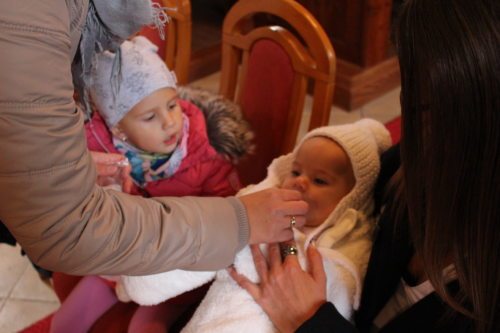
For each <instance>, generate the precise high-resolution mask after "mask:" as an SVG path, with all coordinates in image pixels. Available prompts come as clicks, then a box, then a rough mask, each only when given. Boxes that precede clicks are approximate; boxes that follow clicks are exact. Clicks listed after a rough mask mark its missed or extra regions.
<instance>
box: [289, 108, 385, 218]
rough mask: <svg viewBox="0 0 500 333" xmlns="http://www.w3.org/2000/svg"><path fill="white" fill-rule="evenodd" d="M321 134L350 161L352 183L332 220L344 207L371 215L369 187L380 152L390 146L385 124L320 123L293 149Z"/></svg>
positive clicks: (377, 164)
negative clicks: (353, 182)
mask: <svg viewBox="0 0 500 333" xmlns="http://www.w3.org/2000/svg"><path fill="white" fill-rule="evenodd" d="M317 136H323V137H327V138H330V139H332V140H333V141H335V142H337V143H338V144H339V145H340V146H341V147H342V148H343V149H344V150H345V151H346V153H347V155H348V156H349V159H350V160H351V164H352V168H353V171H354V176H355V178H356V184H355V185H354V188H353V189H352V190H351V192H349V194H348V195H346V196H345V197H344V198H343V199H342V200H341V201H340V202H339V203H338V205H337V207H336V208H335V210H334V211H333V212H332V214H333V216H330V218H331V219H333V220H336V218H337V217H340V216H341V215H342V214H343V213H344V212H345V210H346V209H347V208H353V209H356V210H359V211H362V212H364V213H365V214H371V213H372V209H373V207H372V206H373V205H372V202H373V200H372V190H373V187H374V185H375V181H376V180H377V177H378V174H379V172H380V155H381V154H382V153H383V152H384V151H385V150H387V149H388V148H389V147H390V146H391V136H390V134H389V131H388V130H387V129H386V128H385V126H384V125H383V124H381V123H379V122H378V121H375V120H373V119H368V118H366V119H361V120H358V121H357V122H355V123H352V124H346V125H339V126H324V127H320V128H316V129H314V130H312V131H311V132H309V133H307V134H306V135H305V136H304V138H302V140H301V141H300V143H299V144H298V145H297V147H296V148H295V150H294V153H296V152H297V150H298V148H299V147H300V146H301V145H302V143H303V142H304V141H305V140H307V139H309V138H312V137H317Z"/></svg>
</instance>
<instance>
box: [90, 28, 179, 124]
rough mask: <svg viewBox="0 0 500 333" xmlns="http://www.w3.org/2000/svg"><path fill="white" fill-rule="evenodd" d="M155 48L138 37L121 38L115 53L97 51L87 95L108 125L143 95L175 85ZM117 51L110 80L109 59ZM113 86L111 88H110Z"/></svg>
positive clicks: (117, 119) (110, 62)
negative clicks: (117, 63) (114, 75)
mask: <svg viewBox="0 0 500 333" xmlns="http://www.w3.org/2000/svg"><path fill="white" fill-rule="evenodd" d="M157 50H158V47H157V46H156V45H154V44H153V43H151V42H150V41H149V40H148V39H147V38H145V37H142V36H137V37H134V38H133V39H132V40H131V41H125V42H123V44H122V45H121V46H120V51H121V52H119V53H112V52H110V51H104V52H102V53H99V54H97V56H96V61H95V65H94V68H93V71H92V84H91V86H90V96H91V97H92V100H93V101H94V103H95V105H96V106H97V109H98V110H99V113H100V114H101V116H102V117H103V118H104V121H105V122H106V124H107V125H108V127H109V128H112V127H114V126H115V125H116V124H117V123H118V122H119V121H120V120H121V119H122V118H123V117H124V116H125V115H126V114H127V113H128V112H129V111H130V110H131V109H132V108H133V107H134V106H135V105H136V104H137V103H139V102H140V101H141V100H142V99H143V98H145V97H147V96H148V95H150V94H152V93H153V92H155V91H156V90H158V89H161V88H174V89H175V88H176V87H177V86H176V81H177V80H176V77H175V74H174V73H173V72H171V71H170V70H169V69H168V68H167V66H166V65H165V63H164V62H163V60H162V59H161V58H160V57H159V56H158V54H157V53H156V52H157ZM120 54H121V59H120V62H121V70H120V73H119V75H120V77H119V79H118V80H117V83H118V86H117V87H116V88H115V87H114V86H113V85H112V84H111V82H112V78H111V73H112V67H113V63H114V62H113V61H114V59H115V57H116V56H118V55H120ZM114 88H115V89H114Z"/></svg>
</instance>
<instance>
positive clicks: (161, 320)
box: [128, 301, 188, 333]
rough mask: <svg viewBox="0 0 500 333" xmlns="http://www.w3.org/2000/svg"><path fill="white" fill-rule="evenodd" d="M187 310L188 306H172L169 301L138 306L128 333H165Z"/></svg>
mask: <svg viewBox="0 0 500 333" xmlns="http://www.w3.org/2000/svg"><path fill="white" fill-rule="evenodd" d="M187 308H188V305H180V304H172V303H171V302H169V301H166V302H163V303H160V304H157V305H153V306H140V307H139V308H138V309H137V310H136V311H135V313H134V315H133V317H132V320H131V321H130V324H129V327H128V333H166V332H168V330H169V328H170V326H172V324H173V323H174V322H175V321H176V320H177V319H178V318H179V317H180V316H181V314H182V313H184V311H186V309H187Z"/></svg>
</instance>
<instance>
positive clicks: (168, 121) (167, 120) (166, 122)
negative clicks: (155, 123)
mask: <svg viewBox="0 0 500 333" xmlns="http://www.w3.org/2000/svg"><path fill="white" fill-rule="evenodd" d="M173 124H174V117H173V116H172V115H171V114H170V112H168V111H167V112H165V113H164V114H163V123H162V126H163V128H169V127H171V126H172V125H173Z"/></svg>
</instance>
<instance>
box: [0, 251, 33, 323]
mask: <svg viewBox="0 0 500 333" xmlns="http://www.w3.org/2000/svg"><path fill="white" fill-rule="evenodd" d="M0 257H1V258H2V260H0V297H2V298H8V296H9V294H10V293H11V292H12V289H13V288H14V286H15V285H16V283H17V282H18V281H19V279H20V278H21V277H22V275H23V273H24V271H25V270H26V268H27V267H28V265H29V260H28V258H27V257H26V256H22V255H21V249H20V247H19V246H16V247H13V246H10V245H7V244H0ZM0 332H2V331H1V330H0Z"/></svg>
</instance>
